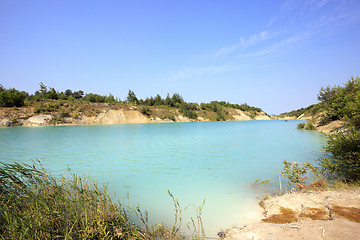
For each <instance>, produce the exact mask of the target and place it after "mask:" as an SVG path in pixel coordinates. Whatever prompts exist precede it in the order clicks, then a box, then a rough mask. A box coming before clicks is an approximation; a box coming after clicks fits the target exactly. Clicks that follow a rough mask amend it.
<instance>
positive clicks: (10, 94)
mask: <svg viewBox="0 0 360 240" xmlns="http://www.w3.org/2000/svg"><path fill="white" fill-rule="evenodd" d="M27 97H28V94H27V93H26V92H24V91H22V92H20V91H18V90H16V89H15V88H10V89H5V88H4V87H3V86H2V85H1V84H0V107H21V106H23V105H24V101H25V99H26V98H27Z"/></svg>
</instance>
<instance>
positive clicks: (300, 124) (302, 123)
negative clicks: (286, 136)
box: [296, 122, 306, 129]
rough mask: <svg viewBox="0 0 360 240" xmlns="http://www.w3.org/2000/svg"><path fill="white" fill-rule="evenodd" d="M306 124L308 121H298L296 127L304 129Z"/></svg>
mask: <svg viewBox="0 0 360 240" xmlns="http://www.w3.org/2000/svg"><path fill="white" fill-rule="evenodd" d="M305 125H306V123H304V122H301V123H298V124H297V125H296V128H297V129H304V127H305Z"/></svg>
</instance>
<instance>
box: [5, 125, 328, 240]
mask: <svg viewBox="0 0 360 240" xmlns="http://www.w3.org/2000/svg"><path fill="white" fill-rule="evenodd" d="M297 123H299V121H296V120H290V121H288V122H286V121H284V120H268V121H240V122H194V123H159V124H157V123H151V124H121V125H90V126H54V127H14V128H0V161H1V162H5V163H9V162H14V161H16V162H20V163H32V162H31V160H35V159H43V160H42V162H43V165H44V166H45V167H46V168H49V169H50V170H51V171H52V172H53V173H56V174H58V173H62V172H64V171H65V170H66V169H67V167H70V169H71V170H72V171H73V172H76V173H80V174H83V173H85V174H89V175H91V178H92V179H96V180H97V181H98V182H100V183H101V182H105V183H108V184H109V191H110V192H113V191H115V192H116V194H117V196H118V197H120V199H121V200H122V202H123V203H125V204H126V202H128V201H129V202H130V206H131V207H134V206H136V205H137V204H139V205H140V207H141V209H147V210H148V212H149V218H150V221H151V222H152V223H157V222H162V221H163V222H165V223H167V224H168V225H171V224H172V223H173V218H174V209H173V202H172V200H171V198H170V197H169V195H168V193H167V190H168V189H170V191H171V192H172V193H173V194H174V195H175V197H176V198H177V199H178V200H179V202H180V204H181V207H182V208H185V207H186V206H187V205H189V204H194V205H196V206H199V205H201V203H202V202H203V200H204V198H206V203H205V206H204V209H203V215H202V218H203V223H204V225H205V231H206V235H207V236H212V237H214V236H216V233H217V232H219V231H220V230H223V229H225V228H229V227H232V226H235V225H241V224H245V223H248V222H249V221H250V220H251V218H252V215H251V213H252V211H253V210H254V209H255V208H256V207H257V203H258V199H257V197H258V196H259V195H260V194H261V192H259V191H258V190H257V189H254V188H252V187H251V184H252V183H254V181H255V179H257V178H259V179H260V180H261V179H270V180H273V181H275V183H276V184H277V183H278V180H277V179H278V178H277V177H278V175H279V172H276V170H280V169H281V168H282V162H283V161H284V160H288V161H299V162H304V161H307V160H309V161H313V159H316V158H318V157H319V156H322V155H323V148H322V147H323V146H324V145H325V142H326V138H325V136H324V135H323V134H321V133H318V132H313V131H305V130H297V129H296V125H297ZM274 188H275V187H274ZM187 212H188V213H187V214H194V213H195V212H194V211H189V210H187ZM187 214H185V218H187V219H184V220H183V222H185V223H186V222H187V221H189V219H188V216H187ZM185 229H186V227H183V230H185Z"/></svg>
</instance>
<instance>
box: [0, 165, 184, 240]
mask: <svg viewBox="0 0 360 240" xmlns="http://www.w3.org/2000/svg"><path fill="white" fill-rule="evenodd" d="M169 194H170V196H171V197H172V199H173V201H174V204H175V224H174V226H173V227H172V228H169V227H166V226H164V224H161V225H157V226H149V225H148V223H147V212H145V214H144V213H143V212H142V211H141V210H140V208H137V210H136V211H137V213H138V214H139V216H140V219H141V221H142V223H143V224H144V225H145V226H146V227H145V229H141V227H140V225H137V224H135V223H134V222H133V221H131V220H130V219H129V217H128V216H130V215H131V214H129V212H128V211H129V209H125V208H122V206H121V203H120V202H118V203H115V202H113V201H112V199H111V198H110V196H109V194H108V193H107V191H106V186H105V185H102V186H98V185H97V184H96V182H91V181H90V179H89V177H81V176H78V175H76V174H73V173H71V172H68V173H67V174H65V175H64V176H61V177H55V176H52V175H50V174H49V173H48V172H47V171H46V170H44V169H43V168H41V167H38V166H37V165H36V164H34V165H22V164H19V163H13V164H2V165H1V167H0V234H1V237H2V239H55V238H56V239H178V238H180V236H179V230H180V225H181V216H180V215H181V212H179V211H180V210H179V209H180V205H179V203H178V202H177V199H175V198H174V197H173V196H172V194H171V193H170V192H169Z"/></svg>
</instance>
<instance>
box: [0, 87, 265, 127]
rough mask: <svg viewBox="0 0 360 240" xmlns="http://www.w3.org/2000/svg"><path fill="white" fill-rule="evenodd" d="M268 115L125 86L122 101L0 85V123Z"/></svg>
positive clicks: (261, 117) (186, 119) (249, 108)
mask: <svg viewBox="0 0 360 240" xmlns="http://www.w3.org/2000/svg"><path fill="white" fill-rule="evenodd" d="M264 119H270V117H269V116H268V114H266V113H265V112H263V111H262V110H261V109H260V108H256V107H252V106H249V105H247V104H240V105H239V104H231V103H228V102H224V101H222V102H218V101H212V102H210V103H201V104H197V103H188V102H185V101H184V99H183V98H182V97H181V95H180V94H177V93H174V94H173V95H172V96H171V97H170V95H169V94H168V95H167V97H166V98H162V97H161V96H160V95H159V94H157V95H156V96H155V97H150V98H146V99H145V100H143V99H138V98H137V97H136V95H135V93H134V92H133V91H131V90H129V93H128V96H127V97H126V100H125V101H121V100H120V99H118V98H115V97H114V96H113V95H111V94H110V95H108V96H102V95H99V94H94V93H88V94H84V92H83V91H82V90H79V91H72V90H70V89H67V90H66V91H65V92H58V91H56V90H55V89H54V88H49V89H48V88H47V86H45V85H44V84H43V83H40V90H39V91H36V92H35V94H33V95H30V94H28V93H27V92H20V91H18V90H16V89H13V88H12V89H5V88H3V87H2V86H1V85H0V126H39V125H64V124H67V125H72V124H118V123H148V122H191V121H232V120H264Z"/></svg>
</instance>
